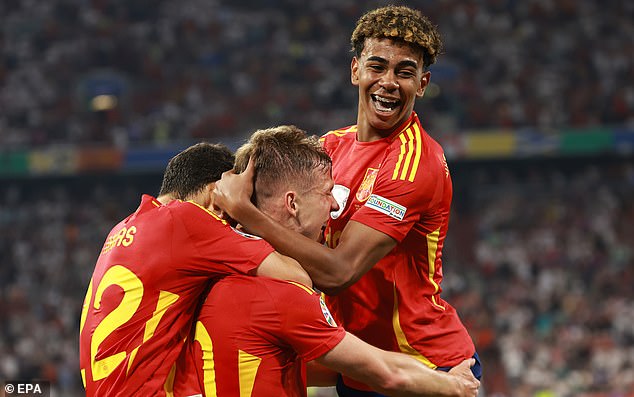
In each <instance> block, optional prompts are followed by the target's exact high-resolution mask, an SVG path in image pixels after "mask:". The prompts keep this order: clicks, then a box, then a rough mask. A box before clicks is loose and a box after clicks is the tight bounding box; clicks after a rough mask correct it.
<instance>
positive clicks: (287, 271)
mask: <svg viewBox="0 0 634 397" xmlns="http://www.w3.org/2000/svg"><path fill="white" fill-rule="evenodd" d="M255 274H256V275H258V276H266V277H271V278H277V279H279V280H292V281H297V282H300V283H302V284H304V285H308V286H311V287H312V285H313V281H312V280H311V279H310V276H309V275H308V273H306V270H304V268H303V267H301V266H300V264H299V263H298V262H297V261H296V260H295V259H293V258H289V257H288V256H284V255H281V254H280V253H278V252H276V251H273V252H271V253H270V254H269V256H267V257H266V258H264V260H263V261H262V263H260V266H258V267H257V269H256V271H255Z"/></svg>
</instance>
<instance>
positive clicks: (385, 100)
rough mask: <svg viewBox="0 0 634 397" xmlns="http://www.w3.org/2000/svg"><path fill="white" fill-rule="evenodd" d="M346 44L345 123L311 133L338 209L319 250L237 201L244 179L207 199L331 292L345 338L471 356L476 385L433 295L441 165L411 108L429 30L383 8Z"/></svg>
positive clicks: (445, 219) (450, 321)
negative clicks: (349, 117) (352, 93)
mask: <svg viewBox="0 0 634 397" xmlns="http://www.w3.org/2000/svg"><path fill="white" fill-rule="evenodd" d="M351 43H352V48H353V52H354V56H353V58H352V62H351V65H350V71H351V81H352V84H353V85H354V86H356V87H357V88H358V95H359V103H358V113H357V123H356V124H355V125H351V126H348V127H345V128H341V129H338V130H334V131H330V132H328V133H327V134H325V135H324V136H323V137H322V144H323V146H324V148H325V149H326V151H327V152H328V154H329V155H330V156H331V158H332V161H333V167H332V174H333V178H334V180H335V184H336V185H335V187H334V189H333V194H334V195H335V197H336V198H337V200H338V202H339V207H340V210H339V211H336V212H334V213H332V214H331V219H330V221H329V222H328V226H327V228H326V231H325V236H324V237H325V240H326V243H327V245H328V247H329V248H330V249H328V248H326V247H324V246H323V245H320V244H316V243H315V242H313V241H310V240H309V239H306V238H302V236H300V235H299V234H296V233H290V232H289V231H288V230H286V229H285V228H283V227H280V226H279V225H277V224H275V222H272V221H271V220H270V219H269V218H267V217H265V216H263V215H262V214H261V213H260V212H258V211H257V210H256V209H255V207H254V206H253V205H251V203H250V202H249V201H248V197H247V195H246V194H244V193H242V196H240V192H241V191H242V190H243V189H244V186H245V184H247V183H250V180H248V178H247V177H248V175H244V176H235V175H232V174H225V176H223V178H222V179H221V181H220V182H219V184H218V186H217V188H216V193H215V195H216V199H217V201H216V203H218V204H219V205H220V206H221V207H222V208H223V209H225V210H226V211H227V212H228V213H229V214H230V215H231V216H233V217H234V218H236V219H237V220H239V221H240V222H241V223H242V224H244V225H246V226H247V227H249V228H250V229H251V230H254V231H255V232H256V233H257V234H258V235H260V236H262V237H264V238H265V239H266V240H267V241H269V242H270V243H271V244H272V245H273V246H274V247H275V248H276V249H279V250H280V252H283V253H285V254H287V255H289V256H291V257H294V258H295V259H297V260H298V261H299V262H300V263H301V264H302V266H303V267H304V268H305V269H306V270H307V271H308V273H309V274H310V275H311V278H312V279H313V281H314V282H315V284H316V285H317V286H318V287H320V288H321V289H322V290H324V291H325V292H326V293H328V294H332V293H337V295H336V296H328V297H327V303H328V305H329V308H330V310H332V312H333V314H334V316H335V319H336V320H337V321H338V322H340V323H341V324H343V326H344V328H345V329H346V330H348V331H349V332H351V333H353V334H355V335H357V336H359V337H360V338H361V339H363V340H364V341H366V342H368V343H370V344H373V345H375V346H377V347H379V348H382V349H385V350H391V351H401V352H406V353H408V354H410V355H412V356H414V357H416V358H417V359H418V360H420V361H421V362H423V363H425V364H426V365H427V366H429V367H431V368H435V369H447V368H450V367H453V366H455V365H456V364H458V363H460V362H461V361H462V360H464V359H465V358H469V357H475V358H476V364H475V365H474V367H473V368H472V371H473V373H474V375H475V376H476V377H480V374H481V368H480V363H479V360H478V357H477V354H476V351H475V347H474V345H473V342H472V340H471V338H470V336H469V334H468V332H467V330H466V329H465V327H464V325H463V324H462V322H461V320H460V318H459V316H458V314H457V312H456V310H455V309H454V308H453V307H452V306H451V305H450V304H449V303H447V302H446V301H445V300H443V299H442V298H441V292H442V288H441V282H442V278H443V272H442V248H443V244H444V241H445V237H446V235H447V228H448V225H449V211H450V207H451V200H452V183H451V177H450V173H449V168H448V166H447V162H446V160H445V156H444V152H443V149H442V147H441V146H440V145H439V144H438V143H437V142H436V141H435V140H434V139H433V138H431V136H429V135H428V134H427V132H426V131H425V130H424V129H423V126H422V125H421V122H420V121H419V118H418V116H417V114H416V112H414V104H415V102H416V99H417V98H420V97H422V96H423V94H424V93H425V89H426V88H427V86H428V84H429V81H430V78H431V72H430V71H429V70H428V67H429V66H430V65H431V64H433V63H434V62H435V61H436V57H437V56H438V54H439V53H440V51H441V49H442V44H441V39H440V34H439V33H438V31H437V29H436V27H435V26H434V25H433V24H432V23H431V22H430V21H429V20H428V19H427V18H426V17H425V16H423V15H422V14H421V13H420V12H419V11H417V10H414V9H411V8H409V7H404V6H387V7H382V8H378V9H375V10H372V11H370V12H368V13H366V14H365V15H363V16H362V17H361V18H360V19H359V21H358V23H357V25H356V27H355V29H354V32H353V34H352V38H351ZM368 390H369V389H368V388H367V387H366V386H365V385H363V384H360V383H357V382H354V381H352V380H350V379H347V378H344V379H342V380H341V381H340V382H339V385H338V392H339V395H340V396H357V395H373V394H371V393H372V392H369V391H368ZM366 391H368V392H367V393H366Z"/></svg>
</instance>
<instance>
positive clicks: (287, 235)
mask: <svg viewBox="0 0 634 397" xmlns="http://www.w3.org/2000/svg"><path fill="white" fill-rule="evenodd" d="M253 173H254V167H253V165H252V163H251V162H249V165H248V166H247V169H246V170H245V171H244V172H243V173H241V174H234V173H232V172H225V173H224V174H223V175H222V179H221V180H220V181H218V182H217V183H216V189H215V190H214V203H215V205H218V206H219V207H220V208H222V209H223V210H224V211H225V212H227V213H228V214H229V215H230V216H231V217H232V218H234V219H236V220H238V221H239V222H240V223H241V224H242V225H243V226H244V227H245V228H246V229H248V230H249V231H250V232H251V233H254V234H257V235H258V236H260V237H262V238H264V239H265V240H267V241H268V242H269V243H270V244H271V245H272V246H273V247H275V249H276V250H278V251H279V252H281V253H283V254H285V255H288V256H290V257H293V258H295V259H297V261H299V263H301V265H302V266H303V267H304V269H306V271H307V272H308V274H310V276H311V278H312V280H313V282H314V283H315V285H316V286H317V287H319V288H320V289H321V290H322V291H324V292H326V293H329V294H333V293H337V292H338V291H340V290H342V289H344V288H346V287H348V286H350V285H351V284H353V283H354V282H356V281H357V280H358V279H359V278H360V277H361V276H363V275H364V274H365V273H366V272H367V271H368V270H370V268H372V266H374V264H375V263H376V262H378V261H379V260H380V259H381V258H383V257H384V256H385V255H386V254H387V253H388V252H390V250H392V248H394V246H395V245H396V244H397V241H396V240H394V239H393V238H392V237H390V236H388V235H387V234H384V233H382V232H379V231H377V230H375V229H372V228H370V227H368V226H366V225H363V224H361V223H359V222H354V221H351V222H349V223H348V225H346V227H345V229H344V230H343V233H342V235H341V238H340V240H339V244H338V245H337V247H336V248H335V249H330V248H328V247H326V246H324V245H322V244H319V243H317V242H315V241H313V240H311V239H309V238H307V237H305V236H303V235H301V234H299V233H296V232H294V231H291V230H288V229H287V228H285V227H283V226H282V225H280V224H279V223H277V222H276V221H275V220H273V219H272V218H270V217H268V216H267V215H266V214H264V213H262V212H261V211H260V210H259V209H258V208H256V207H255V205H253V203H251V199H250V197H251V194H252V192H253Z"/></svg>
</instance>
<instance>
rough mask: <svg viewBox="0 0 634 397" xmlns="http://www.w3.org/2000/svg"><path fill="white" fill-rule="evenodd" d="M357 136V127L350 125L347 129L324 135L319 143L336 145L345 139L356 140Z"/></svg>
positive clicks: (332, 131)
mask: <svg viewBox="0 0 634 397" xmlns="http://www.w3.org/2000/svg"><path fill="white" fill-rule="evenodd" d="M356 134H357V125H356V124H354V125H349V126H347V127H343V128H338V129H336V130H331V131H328V132H326V133H325V134H323V135H322V136H321V137H320V138H319V141H320V142H321V143H322V144H323V145H328V144H334V143H337V142H340V141H341V140H345V139H354V138H355V137H356Z"/></svg>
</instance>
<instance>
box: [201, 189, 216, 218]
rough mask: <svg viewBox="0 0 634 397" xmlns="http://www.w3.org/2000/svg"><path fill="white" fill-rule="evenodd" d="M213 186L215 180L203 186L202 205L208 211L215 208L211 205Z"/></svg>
mask: <svg viewBox="0 0 634 397" xmlns="http://www.w3.org/2000/svg"><path fill="white" fill-rule="evenodd" d="M215 188H216V182H211V183H208V184H206V185H205V186H204V187H203V192H202V197H201V201H202V206H203V207H205V208H207V209H208V210H210V211H214V210H215V209H214V207H213V201H214V200H213V195H214V194H213V193H214V189H215Z"/></svg>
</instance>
